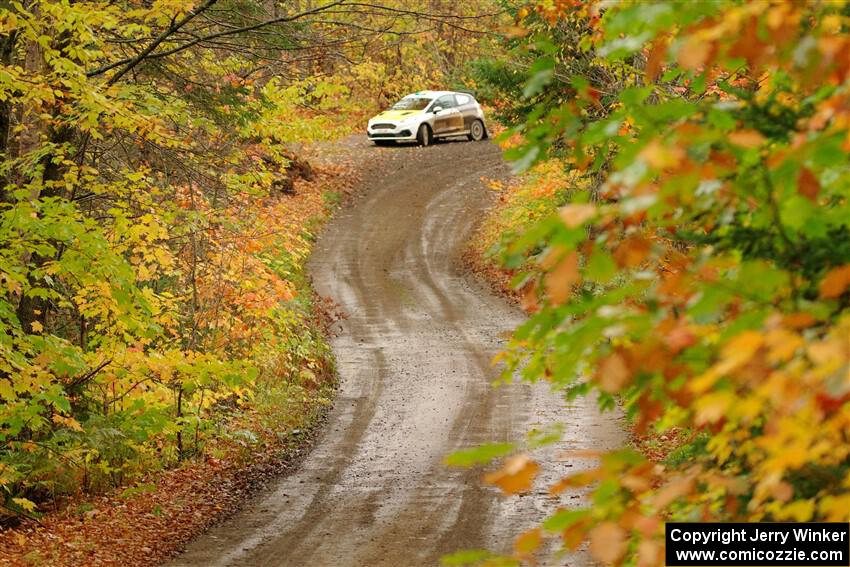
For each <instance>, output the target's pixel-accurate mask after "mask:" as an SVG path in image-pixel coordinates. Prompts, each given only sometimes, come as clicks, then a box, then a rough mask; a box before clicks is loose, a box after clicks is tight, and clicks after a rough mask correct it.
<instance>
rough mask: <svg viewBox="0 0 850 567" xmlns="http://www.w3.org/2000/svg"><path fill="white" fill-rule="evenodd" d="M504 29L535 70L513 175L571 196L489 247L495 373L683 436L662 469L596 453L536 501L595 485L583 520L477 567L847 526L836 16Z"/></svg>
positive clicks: (704, 12)
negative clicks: (586, 550) (564, 552)
mask: <svg viewBox="0 0 850 567" xmlns="http://www.w3.org/2000/svg"><path fill="white" fill-rule="evenodd" d="M516 18H517V26H518V27H521V28H523V31H522V33H523V34H525V35H524V36H523V39H522V40H519V41H518V42H517V49H518V50H521V51H522V52H523V53H532V54H534V61H533V62H532V63H531V65H530V67H529V69H528V71H526V72H525V76H526V85H525V97H526V99H525V101H524V102H522V103H521V104H520V105H517V108H516V110H515V112H516V113H517V116H518V117H519V118H520V121H519V124H517V125H515V127H514V128H513V129H512V130H511V131H510V132H509V133H508V135H513V134H521V135H522V136H523V139H524V142H523V143H522V144H520V145H519V146H518V147H516V148H514V149H512V150H511V155H512V157H513V158H514V159H515V160H517V164H518V166H519V167H520V168H524V167H527V166H529V165H530V164H532V163H534V162H536V161H538V160H541V159H546V157H547V156H558V157H559V158H561V159H563V160H565V161H566V162H567V167H568V168H569V169H570V170H571V172H572V174H573V175H575V176H578V177H579V179H580V181H579V182H578V183H577V186H576V187H573V188H570V196H569V202H568V203H566V204H564V206H562V207H561V208H560V210H559V213H558V214H557V215H554V216H551V217H549V218H547V219H546V220H544V221H542V222H539V223H537V224H536V225H534V226H533V227H530V228H528V230H526V231H525V232H524V233H523V234H522V235H521V236H520V237H519V238H516V239H514V240H513V241H511V242H509V243H507V244H505V246H504V247H503V259H504V261H505V262H506V264H507V265H508V266H511V267H520V266H521V267H524V270H523V271H524V274H523V275H521V276H519V277H518V278H517V280H516V281H517V284H524V285H526V286H527V287H525V288H524V289H525V294H526V305H527V306H528V308H529V309H530V310H531V311H532V312H533V313H534V314H533V316H532V317H531V319H530V320H529V321H528V322H527V323H525V324H524V325H522V326H521V327H520V328H519V329H517V331H516V333H515V336H514V339H513V341H512V344H511V348H510V350H509V352H508V354H507V357H506V358H507V361H508V368H507V373H508V374H507V375H510V373H511V372H514V371H516V370H519V371H521V373H522V375H523V376H524V377H525V378H527V379H530V380H538V379H541V378H542V379H546V380H549V381H551V382H552V383H553V384H554V385H555V386H556V387H558V388H560V389H561V390H562V391H563V392H564V393H565V394H566V395H568V396H574V395H582V394H587V393H590V392H593V393H594V395H596V396H598V399H599V402H600V405H601V406H602V407H603V408H610V407H613V406H614V405H616V404H618V403H619V404H622V405H623V406H624V407H625V409H626V411H627V413H628V415H629V416H630V418H631V420H632V423H633V426H634V428H635V430H636V431H637V432H638V433H639V434H641V433H645V432H647V431H656V432H663V431H665V430H669V429H670V428H677V429H678V430H680V431H684V432H685V433H686V434H685V435H684V438H685V442H684V443H683V444H682V445H681V446H680V447H679V448H678V449H677V450H676V451H675V452H674V453H672V454H671V455H669V456H668V457H667V458H666V459H665V460H664V461H663V462H661V463H653V462H651V461H649V460H648V459H647V458H646V457H645V456H644V455H641V454H639V453H638V452H636V451H634V450H630V449H623V450H620V451H616V452H611V453H606V454H600V455H599V464H598V467H597V468H595V469H593V470H592V471H590V472H584V473H581V474H578V475H574V476H569V477H566V478H564V479H562V480H561V481H560V482H559V483H557V484H556V485H554V486H551V487H550V488H549V490H550V492H551V493H552V494H555V495H557V494H560V493H562V491H564V490H566V489H567V488H571V487H578V486H588V485H594V486H595V488H594V489H593V490H592V494H591V497H590V500H591V506H589V507H587V508H584V509H581V510H572V509H568V508H567V507H565V508H564V509H563V510H561V511H559V512H557V513H556V514H555V515H554V516H553V517H551V518H549V519H548V520H547V521H546V522H545V523H544V526H543V527H544V528H545V529H544V530H543V531H542V532H538V531H535V532H533V533H529V534H525V535H524V536H522V537H521V539H520V540H518V544H517V545H518V547H517V549H518V550H521V551H518V552H517V554H516V556H514V557H513V558H494V557H489V558H487V559H484V560H483V562H484V563H488V562H489V564H503V563H504V564H511V563H516V562H518V561H520V560H525V559H529V558H530V557H531V555H532V553H533V551H534V550H535V549H536V548H537V546H538V545H539V543H540V541H541V539H543V540H545V539H546V538H549V537H559V538H561V541H562V543H563V546H564V547H565V548H568V549H572V548H575V547H577V546H578V545H579V544H580V543H581V542H582V541H590V549H591V552H592V553H593V554H594V555H595V556H596V558H597V559H599V560H600V561H602V562H605V563H616V564H620V563H626V564H639V565H660V564H663V561H664V554H663V522H664V521H665V520H694V519H698V520H704V521H710V520H714V521H762V520H764V521H786V520H797V521H809V520H824V521H826V520H829V521H848V514H850V437H848V435H850V427H848V425H850V340H848V337H850V313H848V307H850V278H848V274H850V248H848V235H850V234H848V230H850V202H848V196H850V190H848V180H847V176H846V175H845V172H846V171H847V168H848V150H849V149H850V129H848V126H849V125H850V122H848V117H849V116H850V115H848V106H847V92H848V86H850V59H848V53H850V49H848V47H850V35H848V33H847V29H848V23H850V22H848V15H847V13H846V10H845V9H844V8H843V7H841V6H839V5H836V4H834V3H829V2H808V3H789V2H778V1H777V2H750V3H738V2H674V1H670V2H655V3H652V4H647V3H643V2H624V3H622V4H615V5H603V4H601V3H589V4H585V3H580V2H555V3H543V2H541V3H540V4H539V5H538V6H536V7H532V9H527V8H525V9H522V10H518V11H517V15H516ZM565 30H572V31H565ZM526 32H527V33H526ZM564 37H575V38H577V39H578V42H577V46H578V49H577V50H576V52H575V54H574V55H573V51H572V46H565V45H563V44H561V43H560V42H561V41H562V39H563V38H564ZM526 57H527V56H526ZM524 470H525V469H524ZM532 476H533V475H532ZM541 534H542V538H541ZM520 542H524V543H529V542H531V543H532V544H533V545H531V544H530V545H520Z"/></svg>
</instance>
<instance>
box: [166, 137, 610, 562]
mask: <svg viewBox="0 0 850 567" xmlns="http://www.w3.org/2000/svg"><path fill="white" fill-rule="evenodd" d="M358 143H360V144H363V145H365V144H367V142H366V141H365V140H362V141H359V142H358ZM363 151H374V152H376V153H375V155H379V154H378V152H382V154H381V155H384V154H386V153H389V155H387V159H386V162H385V163H386V165H385V167H384V168H383V171H381V172H380V175H376V176H374V177H375V178H374V179H373V180H372V181H371V182H370V184H369V189H368V191H367V192H366V194H365V195H364V196H363V197H362V198H361V199H360V200H359V201H358V202H357V203H356V204H355V205H354V206H353V207H351V208H349V209H348V210H345V211H343V212H341V213H340V214H339V215H338V217H337V218H336V219H335V220H334V221H333V222H332V223H331V224H330V225H329V226H328V227H327V229H326V230H325V231H324V232H323V234H322V237H321V238H320V240H319V243H318V244H317V247H316V250H315V252H314V257H313V260H312V269H311V273H312V277H313V279H314V282H315V286H316V289H317V290H318V292H319V293H321V294H323V295H327V296H330V297H333V298H334V299H335V300H336V301H337V302H338V303H339V304H340V306H341V307H342V309H343V310H344V312H345V313H346V314H347V315H348V318H347V319H346V320H345V321H344V322H343V323H342V327H343V328H342V330H341V333H340V335H339V336H338V337H337V338H336V339H335V340H334V350H335V354H336V356H337V359H338V366H339V373H340V378H341V386H340V391H339V395H338V398H337V400H336V403H335V407H334V409H333V410H332V412H331V414H330V417H329V423H328V425H327V428H326V431H325V432H324V433H323V434H322V436H321V437H320V438H319V440H318V441H317V444H316V446H315V448H314V449H313V451H312V452H311V453H310V455H309V456H308V457H307V458H306V460H305V461H304V462H303V464H302V465H301V466H300V468H299V469H298V470H297V471H296V472H294V473H293V474H291V475H289V476H288V477H286V478H283V479H281V480H280V481H279V483H277V485H276V486H274V487H272V488H271V489H270V490H269V491H267V492H266V493H265V494H264V495H262V496H261V497H259V498H258V499H256V500H255V501H254V502H251V503H249V504H248V505H247V506H246V508H245V510H244V511H243V512H241V513H239V514H237V515H236V516H235V517H233V518H232V519H231V520H229V521H228V522H227V523H225V524H223V525H221V526H218V527H216V528H214V529H212V530H210V531H209V532H208V533H207V534H206V535H204V536H202V537H201V538H199V539H198V540H196V541H195V542H193V543H192V544H191V545H190V546H189V548H188V550H187V552H186V553H185V554H184V555H182V556H180V557H178V558H177V560H176V561H175V562H174V563H173V564H172V565H174V566H191V567H200V566H204V567H207V566H230V565H234V566H235V565H239V566H249V567H259V566H280V567H283V566H287V567H289V566H299V567H337V566H340V567H354V566H356V567H383V566H387V567H389V566H393V567H408V566H431V565H438V564H439V558H440V556H441V555H443V554H445V553H448V552H451V551H456V550H459V549H465V548H491V549H496V550H507V549H510V546H511V542H512V539H511V536H512V535H515V534H517V533H519V531H520V530H521V529H523V528H524V527H526V526H531V525H532V524H533V523H534V522H535V521H537V520H539V519H540V518H541V517H543V516H544V515H545V514H546V512H547V511H551V510H553V509H554V507H555V506H556V505H557V502H553V501H551V500H550V499H549V498H548V497H547V496H546V495H545V491H544V490H543V489H542V488H541V489H540V491H539V492H538V493H534V494H531V495H527V496H524V497H512V498H503V497H502V496H500V495H499V494H498V493H497V492H496V491H495V490H493V489H492V488H489V487H485V486H482V484H481V483H480V474H481V471H480V470H477V471H463V470H451V469H447V468H446V467H445V466H444V465H443V464H442V459H443V457H444V456H445V455H446V454H448V453H450V452H452V451H454V450H456V449H459V448H463V447H468V446H471V445H475V444H478V443H483V442H488V441H505V440H514V439H515V438H516V437H517V436H520V435H522V432H524V431H526V430H528V429H530V428H532V427H535V426H542V425H547V424H551V423H553V422H555V421H561V422H563V423H564V424H565V431H566V435H565V438H564V442H563V443H562V444H561V445H560V446H559V447H557V448H553V449H550V451H549V453H550V454H553V453H554V452H557V451H558V450H560V449H563V448H565V447H569V448H585V447H594V448H600V447H610V446H613V445H616V444H618V443H619V442H620V434H619V430H620V429H619V424H618V423H617V420H616V418H614V417H612V416H611V415H605V416H599V415H598V414H597V412H596V410H595V409H594V408H593V404H591V403H589V402H579V403H577V404H574V405H573V406H571V407H566V406H565V405H564V403H563V402H561V401H559V400H558V399H557V398H556V397H555V396H553V395H552V394H551V393H549V391H548V390H547V388H546V387H545V386H543V385H537V386H530V385H527V384H516V385H510V386H503V387H500V388H494V387H492V386H491V382H492V380H493V379H494V378H495V377H496V376H497V374H498V372H497V370H495V369H493V368H492V366H491V363H490V360H491V358H492V356H493V355H494V354H495V353H496V352H498V350H499V348H500V346H501V344H502V339H500V337H503V336H504V335H505V332H506V331H508V330H510V329H511V328H513V327H514V326H515V325H516V324H517V323H518V322H520V321H521V319H522V314H521V313H520V312H519V311H517V310H516V309H514V308H512V307H509V306H508V305H507V304H506V303H505V302H504V301H503V300H501V299H500V298H498V297H495V296H493V295H492V294H490V293H489V292H488V291H486V290H484V289H482V288H481V287H479V286H478V285H477V284H476V283H474V282H471V281H470V280H469V279H468V278H467V277H466V276H465V275H464V274H463V271H462V270H461V268H460V266H459V263H458V262H459V260H458V257H459V253H460V252H461V250H462V248H463V246H464V243H465V241H466V239H467V237H468V235H469V233H470V230H471V229H472V227H473V224H474V222H475V221H476V219H478V218H480V215H481V212H482V210H483V209H484V208H485V207H486V206H487V205H488V203H489V199H490V195H488V193H489V192H488V190H487V189H486V188H485V187H484V185H483V183H482V182H481V181H480V178H481V177H482V176H487V177H504V176H506V175H507V170H506V167H505V165H504V164H503V163H502V161H501V158H500V154H499V151H498V149H497V148H495V147H494V146H493V145H491V144H488V143H486V142H482V143H469V142H458V143H444V144H438V145H436V146H433V147H430V148H416V147H399V148H387V149H378V148H374V149H371V148H365V147H364V148H363ZM587 465H588V463H583V462H563V461H558V460H556V459H554V458H552V459H551V461H550V462H548V463H547V464H546V466H545V467H544V472H543V475H544V476H546V477H553V476H554V475H557V474H560V473H566V472H569V471H576V470H579V469H580V468H581V467H583V466H587ZM584 562H585V558H584V557H582V556H573V557H570V558H563V559H561V560H559V562H558V563H557V564H570V565H575V564H580V563H584Z"/></svg>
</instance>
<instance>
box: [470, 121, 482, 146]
mask: <svg viewBox="0 0 850 567" xmlns="http://www.w3.org/2000/svg"><path fill="white" fill-rule="evenodd" d="M484 136H485V132H484V124H483V123H482V122H481V121H480V120H476V121H475V122H473V123H472V126H470V127H469V135H468V136H467V138H469V139H470V140H472V141H473V142H480V141H481V140H483V139H484Z"/></svg>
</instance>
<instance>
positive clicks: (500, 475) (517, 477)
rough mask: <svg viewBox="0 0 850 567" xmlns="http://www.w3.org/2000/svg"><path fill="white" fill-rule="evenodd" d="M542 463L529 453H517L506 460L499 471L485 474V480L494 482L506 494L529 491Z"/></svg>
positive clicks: (488, 482)
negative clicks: (534, 459)
mask: <svg viewBox="0 0 850 567" xmlns="http://www.w3.org/2000/svg"><path fill="white" fill-rule="evenodd" d="M538 470H540V465H538V464H537V463H535V462H534V461H532V460H531V459H529V458H528V456H527V455H516V456H513V457H511V458H509V459H507V460H506V461H505V464H504V465H503V466H502V468H500V469H499V470H497V471H494V472H491V473H488V474H486V475H484V482H486V483H487V484H494V485H496V486H498V487H499V488H501V489H502V491H503V492H505V493H506V494H518V493H520V492H528V490H529V489H530V488H531V483H532V481H533V480H534V477H535V476H537V471H538Z"/></svg>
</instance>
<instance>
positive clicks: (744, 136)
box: [729, 130, 765, 149]
mask: <svg viewBox="0 0 850 567" xmlns="http://www.w3.org/2000/svg"><path fill="white" fill-rule="evenodd" d="M729 141H730V142H732V143H733V144H735V145H736V146H741V147H742V148H747V149H752V148H758V147H759V146H761V145H762V144H764V141H765V137H764V136H762V135H761V133H759V132H758V131H757V130H738V131H737V132H732V133H731V134H729Z"/></svg>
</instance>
